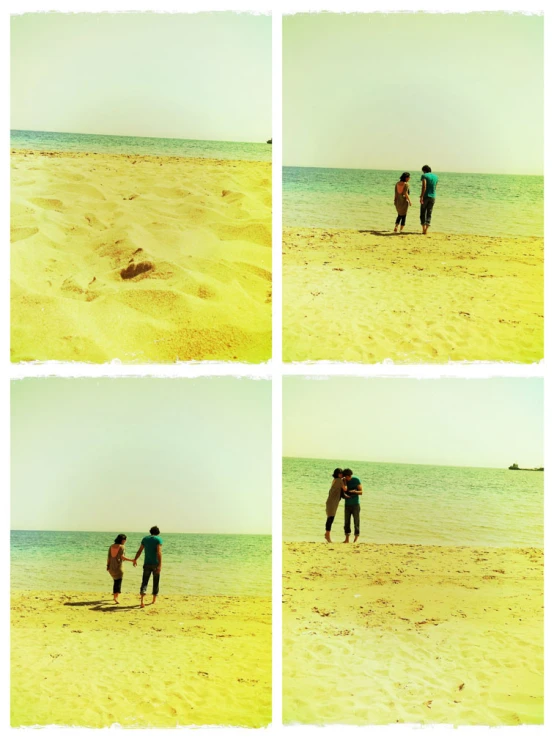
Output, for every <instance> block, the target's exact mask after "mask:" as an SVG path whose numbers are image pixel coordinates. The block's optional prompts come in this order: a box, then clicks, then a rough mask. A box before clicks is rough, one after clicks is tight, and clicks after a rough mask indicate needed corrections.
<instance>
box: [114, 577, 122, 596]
mask: <svg viewBox="0 0 554 739" xmlns="http://www.w3.org/2000/svg"><path fill="white" fill-rule="evenodd" d="M122 582H123V578H122V577H120V578H119V580H114V581H113V592H114V595H115V594H116V593H121V583H122Z"/></svg>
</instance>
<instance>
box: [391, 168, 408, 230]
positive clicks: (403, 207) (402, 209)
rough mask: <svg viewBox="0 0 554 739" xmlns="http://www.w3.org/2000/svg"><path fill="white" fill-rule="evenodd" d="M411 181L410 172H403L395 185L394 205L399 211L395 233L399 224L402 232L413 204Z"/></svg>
mask: <svg viewBox="0 0 554 739" xmlns="http://www.w3.org/2000/svg"><path fill="white" fill-rule="evenodd" d="M409 181H410V173H409V172H403V173H402V174H401V175H400V179H399V180H398V182H397V183H396V185H395V186H394V207H395V208H396V212H397V213H398V215H397V217H396V225H395V226H394V233H396V232H397V231H398V226H400V233H402V231H403V230H404V226H405V225H406V215H407V213H408V208H409V207H410V205H411V204H412V201H411V200H410V188H409V186H408V182H409Z"/></svg>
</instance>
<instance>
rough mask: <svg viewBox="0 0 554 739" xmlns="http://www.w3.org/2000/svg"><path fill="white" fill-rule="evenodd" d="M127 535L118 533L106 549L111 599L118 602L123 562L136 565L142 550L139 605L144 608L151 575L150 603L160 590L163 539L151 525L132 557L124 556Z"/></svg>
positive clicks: (154, 599)
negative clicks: (111, 590)
mask: <svg viewBox="0 0 554 739" xmlns="http://www.w3.org/2000/svg"><path fill="white" fill-rule="evenodd" d="M126 541H127V537H126V536H125V534H119V535H118V536H117V537H116V538H115V541H114V543H113V544H112V545H111V547H110V548H109V550H108V564H107V565H106V569H107V570H108V572H109V573H110V575H111V576H112V578H113V599H114V601H115V603H119V595H120V593H121V583H122V580H123V562H132V563H133V567H136V566H137V559H138V558H139V557H140V555H141V554H142V552H143V550H144V565H143V567H142V584H141V586H140V607H141V608H144V596H145V595H146V589H147V587H148V582H149V580H150V575H153V587H152V603H155V602H156V597H157V595H158V593H159V592H160V572H161V571H162V544H163V540H162V538H161V536H160V530H159V528H158V527H157V526H152V528H151V529H150V536H145V537H144V538H143V540H142V541H141V543H140V547H139V550H138V552H137V553H136V554H135V558H134V559H129V558H128V557H126V556H125V542H126Z"/></svg>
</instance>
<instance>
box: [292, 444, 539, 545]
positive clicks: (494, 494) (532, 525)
mask: <svg viewBox="0 0 554 739" xmlns="http://www.w3.org/2000/svg"><path fill="white" fill-rule="evenodd" d="M510 464H511V460H510ZM337 466H339V467H340V466H349V467H350V468H351V469H352V470H353V471H354V475H356V476H357V477H359V478H360V480H361V482H362V487H363V495H362V497H361V498H360V506H361V517H360V518H361V524H360V530H361V541H364V542H372V543H379V544H381V543H383V544H384V543H394V544H442V545H447V546H493V547H542V546H543V525H544V521H543V485H544V474H543V473H542V472H524V471H520V472H512V471H511V470H508V469H486V468H478V467H439V466H431V465H412V464H385V463H373V462H354V461H352V460H340V459H336V460H326V459H296V458H291V457H285V458H284V459H283V538H284V539H285V540H288V541H322V540H323V534H324V531H325V519H326V514H325V501H326V500H327V494H328V491H329V488H330V486H331V481H332V477H331V475H332V472H333V470H334V469H335V467H337ZM343 525H344V502H341V503H340V505H339V509H338V511H337V515H336V517H335V522H334V524H333V530H332V535H333V538H334V540H335V541H341V537H342V535H343V532H344V529H343Z"/></svg>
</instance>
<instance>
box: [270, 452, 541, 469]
mask: <svg viewBox="0 0 554 739" xmlns="http://www.w3.org/2000/svg"><path fill="white" fill-rule="evenodd" d="M283 459H317V460H321V461H322V462H330V461H331V460H330V459H328V458H326V457H298V456H295V457H292V456H289V455H286V454H283ZM355 462H363V463H365V464H403V465H410V466H416V467H458V468H461V469H468V470H507V469H509V465H508V466H507V467H490V466H488V465H475V466H473V465H470V464H437V463H435V462H384V461H382V460H377V459H373V460H371V459H353V460H352V464H354V463H355ZM512 464H513V462H512ZM540 466H541V467H543V466H544V465H543V464H541V465H540ZM530 469H532V470H533V471H534V468H530ZM535 469H538V468H535ZM525 471H526V469H525V468H520V470H519V472H525Z"/></svg>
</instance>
